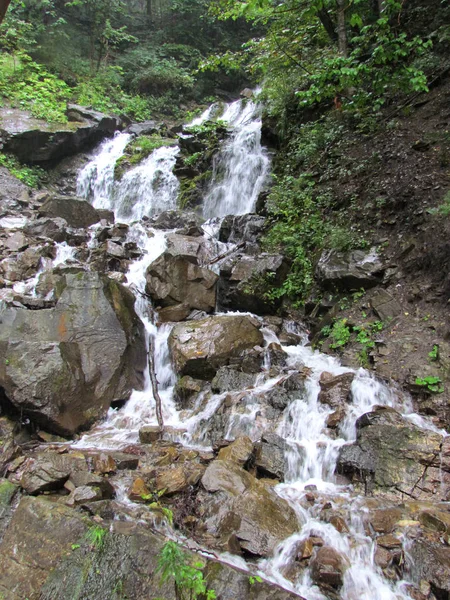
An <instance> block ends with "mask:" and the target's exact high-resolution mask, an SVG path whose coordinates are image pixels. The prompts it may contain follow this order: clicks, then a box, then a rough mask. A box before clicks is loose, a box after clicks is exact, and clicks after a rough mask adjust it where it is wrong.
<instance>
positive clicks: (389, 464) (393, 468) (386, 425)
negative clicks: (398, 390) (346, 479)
mask: <svg viewBox="0 0 450 600" xmlns="http://www.w3.org/2000/svg"><path fill="white" fill-rule="evenodd" d="M356 429H357V437H356V443H355V444H352V445H348V446H344V447H343V448H342V450H341V452H340V455H339V458H338V471H339V472H340V473H343V474H346V475H350V476H351V477H352V478H353V481H361V479H362V480H363V481H364V482H366V485H367V484H369V485H374V486H376V487H378V488H381V489H383V488H393V489H395V490H397V491H398V492H400V493H401V491H402V490H404V491H405V492H406V493H407V494H408V495H413V497H415V494H420V493H421V490H423V489H425V490H426V489H427V486H429V490H430V491H429V493H430V494H433V493H437V492H438V490H439V489H440V478H439V472H438V471H437V474H436V476H435V475H433V468H435V469H437V470H439V466H440V458H439V455H440V446H441V443H442V436H441V435H439V434H437V433H434V432H432V431H425V430H423V429H420V428H419V427H417V426H416V425H414V424H413V423H411V421H409V420H408V419H406V418H404V417H403V416H402V415H400V414H399V413H397V412H396V411H395V410H393V409H390V408H386V407H381V408H379V409H377V410H375V411H372V412H369V413H366V414H365V415H363V416H361V417H359V419H358V420H357V421H356ZM419 482H420V489H418V488H417V485H418V483H419Z"/></svg>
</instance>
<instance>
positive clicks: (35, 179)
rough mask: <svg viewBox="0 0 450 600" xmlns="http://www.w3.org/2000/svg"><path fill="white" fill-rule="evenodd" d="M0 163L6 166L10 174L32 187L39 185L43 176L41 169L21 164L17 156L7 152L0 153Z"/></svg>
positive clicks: (43, 172)
mask: <svg viewBox="0 0 450 600" xmlns="http://www.w3.org/2000/svg"><path fill="white" fill-rule="evenodd" d="M0 165H1V166H2V167H6V168H7V169H8V171H9V172H10V173H11V174H12V175H14V176H15V177H17V179H20V181H22V182H23V183H25V184H26V185H28V186H29V187H32V188H37V187H39V186H40V184H41V182H42V180H43V179H44V178H45V171H44V170H43V169H41V168H39V167H29V166H27V165H23V164H22V163H20V162H19V161H18V160H17V158H15V157H14V156H10V155H8V154H2V153H0Z"/></svg>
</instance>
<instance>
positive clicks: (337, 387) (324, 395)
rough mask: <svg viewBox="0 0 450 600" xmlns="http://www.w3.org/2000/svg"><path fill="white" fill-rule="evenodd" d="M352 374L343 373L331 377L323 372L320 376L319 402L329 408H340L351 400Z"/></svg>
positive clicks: (353, 376)
mask: <svg viewBox="0 0 450 600" xmlns="http://www.w3.org/2000/svg"><path fill="white" fill-rule="evenodd" d="M354 378H355V375H354V373H343V374H342V375H337V376H333V375H331V373H327V372H323V373H322V375H321V376H320V393H319V398H318V400H319V402H321V403H322V404H328V405H329V406H331V408H340V407H342V405H345V404H346V403H347V402H350V400H351V387H352V382H353V379H354Z"/></svg>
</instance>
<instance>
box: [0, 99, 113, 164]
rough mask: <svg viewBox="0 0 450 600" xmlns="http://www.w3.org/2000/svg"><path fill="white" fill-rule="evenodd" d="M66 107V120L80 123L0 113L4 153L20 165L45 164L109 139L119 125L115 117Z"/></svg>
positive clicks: (14, 111)
mask: <svg viewBox="0 0 450 600" xmlns="http://www.w3.org/2000/svg"><path fill="white" fill-rule="evenodd" d="M70 106H71V105H69V109H68V110H69V112H68V114H69V115H70V118H69V120H72V119H73V118H79V119H82V120H81V121H79V122H78V121H73V120H72V122H70V123H56V124H55V123H47V122H45V121H41V120H39V119H35V118H34V117H32V116H31V114H30V113H28V112H26V111H23V110H19V109H3V110H2V114H1V117H2V126H1V129H0V134H1V135H2V137H3V140H4V150H5V151H6V152H12V153H13V154H15V155H16V156H17V157H18V158H19V160H20V161H21V162H25V163H48V162H51V161H56V160H58V159H61V158H62V157H64V156H71V155H73V154H76V153H77V152H80V151H81V150H84V149H87V148H91V147H93V146H95V145H96V144H98V143H99V142H100V141H101V140H102V139H103V138H105V137H108V136H112V135H113V134H114V132H115V130H116V129H118V127H119V125H120V120H119V119H118V118H117V117H108V116H106V115H103V114H102V113H97V112H96V111H91V110H88V109H85V108H83V107H77V108H76V109H75V108H74V109H72V108H70ZM72 106H75V105H72Z"/></svg>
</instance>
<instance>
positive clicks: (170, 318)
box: [158, 304, 206, 323]
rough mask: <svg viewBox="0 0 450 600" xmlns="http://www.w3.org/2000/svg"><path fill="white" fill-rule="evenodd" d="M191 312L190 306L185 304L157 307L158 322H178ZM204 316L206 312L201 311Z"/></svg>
mask: <svg viewBox="0 0 450 600" xmlns="http://www.w3.org/2000/svg"><path fill="white" fill-rule="evenodd" d="M190 314H191V307H190V306H187V305H186V304H174V305H173V306H166V307H165V308H158V322H159V323H178V322H179V321H185V320H186V319H187V318H188V317H189V315H190ZM203 314H204V315H205V316H206V313H203Z"/></svg>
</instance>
